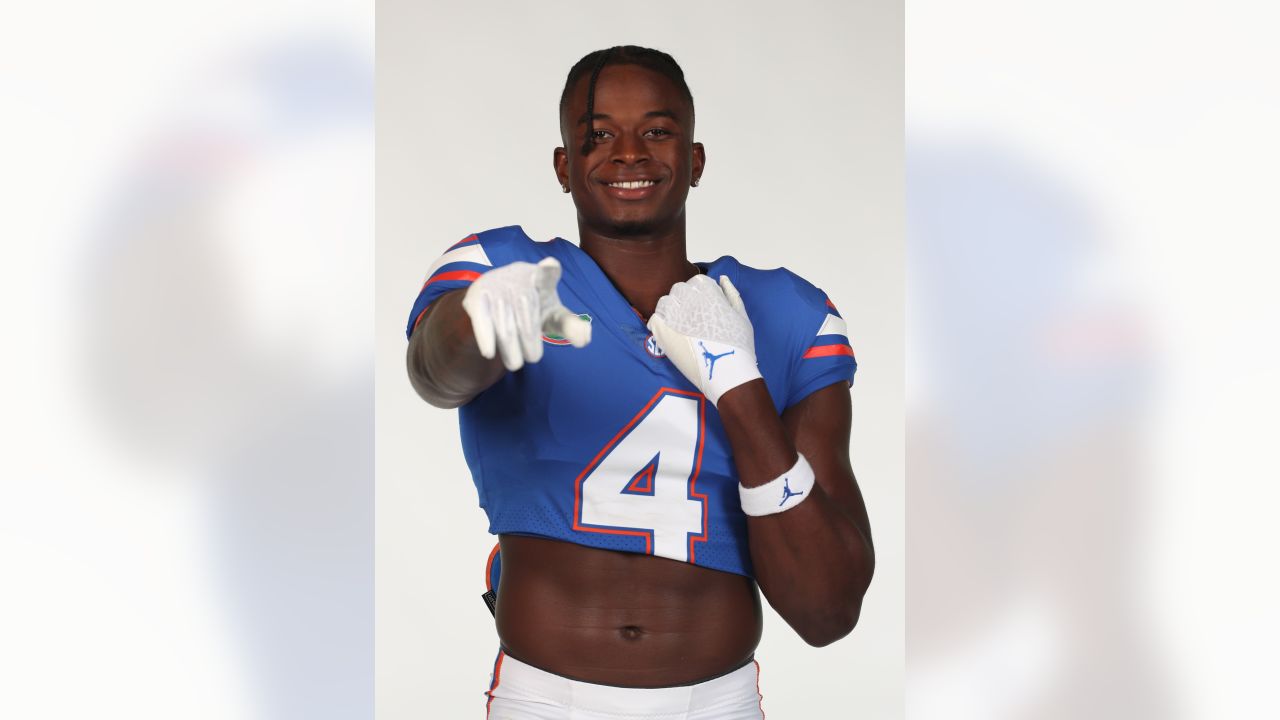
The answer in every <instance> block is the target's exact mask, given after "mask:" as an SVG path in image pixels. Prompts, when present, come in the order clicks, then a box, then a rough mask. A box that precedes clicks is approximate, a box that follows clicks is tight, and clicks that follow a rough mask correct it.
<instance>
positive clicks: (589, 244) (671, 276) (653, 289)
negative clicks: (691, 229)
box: [578, 222, 698, 321]
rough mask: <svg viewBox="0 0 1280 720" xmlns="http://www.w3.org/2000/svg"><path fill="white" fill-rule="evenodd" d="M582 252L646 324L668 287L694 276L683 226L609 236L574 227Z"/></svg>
mask: <svg viewBox="0 0 1280 720" xmlns="http://www.w3.org/2000/svg"><path fill="white" fill-rule="evenodd" d="M578 235H579V239H580V241H581V243H580V245H581V247H582V250H583V252H585V253H586V254H587V255H590V256H591V259H592V260H595V261H596V264H597V265H599V266H600V269H601V270H603V271H604V274H605V276H606V277H608V278H609V281H610V282H612V283H613V286H614V287H616V288H617V289H618V292H620V293H622V296H623V297H625V298H626V299H627V302H629V303H631V307H633V308H635V309H636V310H638V311H639V312H640V314H641V315H642V316H643V317H644V319H645V320H646V321H647V320H648V319H649V316H650V315H652V314H653V309H654V307H655V306H657V304H658V298H661V297H662V296H663V295H666V294H667V293H668V292H670V290H671V286H672V285H675V284H676V283H678V282H683V281H685V280H688V279H689V278H691V277H693V276H694V275H697V274H698V268H697V266H695V265H694V264H693V263H691V262H689V258H688V255H687V254H686V252H685V239H684V223H683V222H682V223H680V224H679V227H676V228H674V229H672V230H671V231H670V232H665V233H654V234H652V235H629V236H626V237H615V236H610V235H609V234H607V233H601V232H598V231H595V230H591V229H588V228H585V227H583V226H582V225H581V224H579V226H578Z"/></svg>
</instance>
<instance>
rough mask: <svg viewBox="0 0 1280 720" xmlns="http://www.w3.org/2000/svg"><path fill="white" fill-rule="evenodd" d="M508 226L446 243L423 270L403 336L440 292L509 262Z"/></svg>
mask: <svg viewBox="0 0 1280 720" xmlns="http://www.w3.org/2000/svg"><path fill="white" fill-rule="evenodd" d="M511 229H512V228H502V229H499V230H488V231H485V232H482V233H476V234H472V235H468V236H467V237H465V238H463V239H461V240H459V241H458V242H456V243H454V244H453V245H451V246H449V248H448V249H447V250H445V251H444V254H443V255H441V256H440V257H439V259H437V260H436V261H435V263H433V264H432V265H431V268H430V269H429V270H427V277H426V280H425V281H424V282H423V284H422V289H421V290H419V291H418V299H417V300H415V301H414V303H413V309H412V310H411V311H410V312H409V325H408V327H407V328H405V337H412V336H413V330H414V328H416V327H417V326H418V323H419V322H421V321H422V316H423V314H424V313H426V311H427V308H428V307H430V306H431V303H433V302H435V301H436V300H437V299H438V298H439V297H440V296H441V295H444V294H445V293H447V292H449V291H451V290H459V289H461V288H465V287H467V286H469V285H471V283H473V282H475V279H476V278H478V277H480V275H481V274H483V273H486V272H488V271H490V270H492V269H493V268H495V267H499V266H501V265H505V264H507V263H508V262H511V258H509V257H507V256H508V255H509V252H508V248H507V247H506V246H507V245H509V244H510V238H509V237H508V236H509V235H510V234H511V233H510V232H508V231H509V230H511Z"/></svg>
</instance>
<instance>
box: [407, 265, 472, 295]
mask: <svg viewBox="0 0 1280 720" xmlns="http://www.w3.org/2000/svg"><path fill="white" fill-rule="evenodd" d="M478 277H480V273H478V272H476V271H475V270H452V271H450V272H443V273H440V274H438V275H433V276H431V277H430V278H429V279H428V280H427V281H426V282H424V283H422V289H423V290H426V289H427V286H428V285H430V284H431V283H433V282H440V281H441V280H475V279H476V278H478ZM419 292H421V290H420V291H419Z"/></svg>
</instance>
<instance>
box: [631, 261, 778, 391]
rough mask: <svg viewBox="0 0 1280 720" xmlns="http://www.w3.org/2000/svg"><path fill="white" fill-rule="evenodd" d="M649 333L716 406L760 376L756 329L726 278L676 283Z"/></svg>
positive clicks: (702, 277)
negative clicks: (731, 393) (723, 398)
mask: <svg viewBox="0 0 1280 720" xmlns="http://www.w3.org/2000/svg"><path fill="white" fill-rule="evenodd" d="M649 331H650V332H652V333H653V337H654V339H655V340H657V341H658V345H659V346H660V347H661V348H662V350H663V351H664V352H665V353H666V355H667V357H668V358H670V359H671V362H673V363H675V366H676V368H677V369H679V370H680V372H681V373H683V374H684V376H685V377H686V378H688V379H689V382H691V383H693V384H694V385H695V386H696V387H697V388H698V390H700V391H702V394H703V395H706V396H707V399H708V400H710V401H711V404H713V405H714V404H716V403H717V402H719V400H720V396H721V395H724V394H725V393H726V392H728V391H729V390H731V389H733V388H735V387H737V386H739V385H741V384H743V383H745V382H750V381H751V380H754V379H756V378H758V377H760V370H759V369H758V368H757V367H756V341H755V330H754V329H753V328H752V327H751V319H750V318H748V317H747V310H746V308H745V307H744V306H743V304H742V296H741V295H739V294H738V289H737V288H735V287H734V286H733V283H732V282H730V281H729V278H728V277H727V276H723V275H722V276H721V277H720V284H719V285H717V284H716V281H715V280H712V279H711V278H709V277H707V276H706V275H698V276H695V277H693V278H691V279H690V280H689V281H688V282H681V283H676V284H675V285H673V286H672V287H671V292H669V293H667V294H666V295H664V296H663V297H662V298H661V299H659V300H658V306H657V308H655V309H654V312H653V317H651V318H649Z"/></svg>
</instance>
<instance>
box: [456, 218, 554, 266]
mask: <svg viewBox="0 0 1280 720" xmlns="http://www.w3.org/2000/svg"><path fill="white" fill-rule="evenodd" d="M467 245H479V246H480V247H482V248H484V250H485V252H486V253H489V254H496V255H498V257H496V258H494V260H495V261H496V262H495V263H494V264H495V265H499V264H505V263H507V262H512V261H515V260H537V259H541V258H542V257H545V256H546V254H547V251H546V247H545V246H546V243H540V242H537V241H535V240H534V239H533V238H531V237H529V234H528V233H526V232H525V230H524V228H523V227H521V226H519V225H507V226H504V227H498V228H492V229H490V230H482V231H480V232H475V233H471V234H470V235H468V236H467V237H465V238H463V239H462V240H460V241H458V242H457V243H456V244H455V245H454V247H455V248H456V247H465V246H467Z"/></svg>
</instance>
